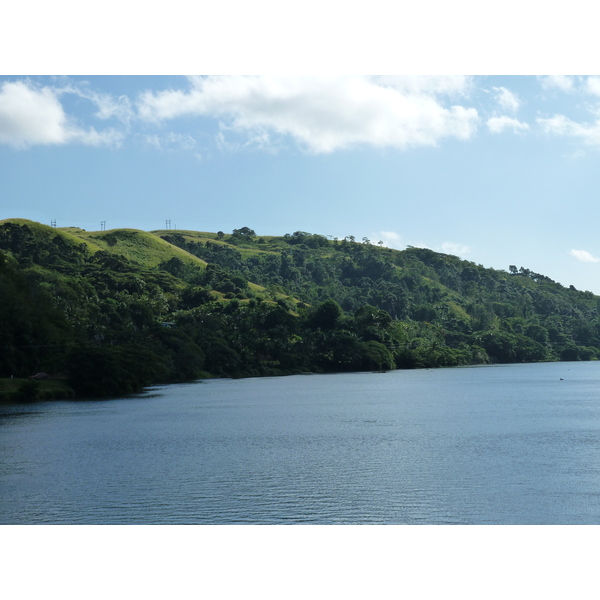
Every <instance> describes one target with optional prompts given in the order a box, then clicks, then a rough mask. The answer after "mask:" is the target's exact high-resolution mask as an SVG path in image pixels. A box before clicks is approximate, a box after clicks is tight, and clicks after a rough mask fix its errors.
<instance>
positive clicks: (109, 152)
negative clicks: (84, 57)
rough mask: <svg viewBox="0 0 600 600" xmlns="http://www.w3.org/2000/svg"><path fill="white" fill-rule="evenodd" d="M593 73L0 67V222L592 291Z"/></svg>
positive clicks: (598, 128) (595, 259)
mask: <svg viewBox="0 0 600 600" xmlns="http://www.w3.org/2000/svg"><path fill="white" fill-rule="evenodd" d="M599 161H600V78H598V77H586V76H573V77H568V76H548V77H543V76H542V77H535V76H474V77H468V76H450V75H443V76H427V77H425V76H417V75H410V76H386V77H383V76H379V77H367V76H334V75H323V76H300V75H298V76H268V77H267V76H235V75H228V76H215V75H210V76H205V77H202V76H193V77H183V76H181V77H180V76H89V77H87V76H72V77H67V76H48V75H46V76H39V77H37V76H36V77H34V76H29V77H24V76H16V75H13V76H5V77H0V208H1V217H2V218H8V217H23V218H28V219H33V220H36V221H40V222H42V223H47V224H50V222H51V221H52V220H56V222H57V225H58V226H59V227H60V226H78V227H82V228H84V229H87V230H97V229H99V228H100V222H101V221H106V226H107V228H108V229H111V228H117V227H132V228H137V229H143V230H153V229H159V228H164V227H165V221H166V219H170V220H171V224H172V227H176V228H177V229H194V230H202V231H217V230H223V231H225V232H230V231H231V230H232V229H234V228H239V227H243V226H248V227H251V228H252V229H254V230H255V231H256V232H257V233H259V234H264V235H283V234H285V233H292V232H293V231H296V230H304V231H309V232H313V233H320V234H323V235H331V236H336V237H340V238H342V237H344V236H348V235H353V236H355V237H356V238H357V239H362V238H363V237H367V238H369V239H370V240H371V241H372V242H374V243H377V242H379V241H380V240H381V241H383V242H384V243H385V244H386V245H389V246H391V247H395V248H400V249H401V248H405V247H406V246H407V245H413V246H426V247H429V248H432V249H434V250H436V251H440V252H447V253H451V254H456V255H459V256H461V257H463V258H465V259H468V260H471V261H474V262H475V263H478V264H483V265H484V266H489V267H494V268H501V269H508V266H509V265H512V264H514V265H516V266H517V267H520V266H524V267H526V268H529V269H532V270H533V271H536V272H540V273H543V274H545V275H548V276H550V277H551V278H553V279H555V280H557V281H559V282H561V283H563V284H564V285H571V284H572V285H575V287H577V288H578V289H583V290H590V291H593V292H595V293H598V294H600V239H599V238H598V235H597V232H596V222H597V220H598V216H599V213H600V204H599V202H598V198H597V194H598V190H599V189H600V170H599V169H598V164H599Z"/></svg>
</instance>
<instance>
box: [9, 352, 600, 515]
mask: <svg viewBox="0 0 600 600" xmlns="http://www.w3.org/2000/svg"><path fill="white" fill-rule="evenodd" d="M0 523H2V524H26V523H27V524H44V523H49V524H338V523H340V524H600V362H579V363H545V364H529V365H502V366H489V367H472V368H453V369H431V370H414V371H393V372H388V373H353V374H342V375H300V376H291V377H279V378H263V379H238V380H229V379H222V380H210V381H205V382H198V383H191V384H184V385H172V386H164V387H155V388H152V389H151V390H150V391H149V392H148V393H146V394H143V395H140V396H136V397H129V398H121V399H114V400H102V401H86V402H66V401H65V402H45V403H39V404H31V405H19V406H16V405H15V406H2V407H0Z"/></svg>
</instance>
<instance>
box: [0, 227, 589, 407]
mask: <svg viewBox="0 0 600 600" xmlns="http://www.w3.org/2000/svg"><path fill="white" fill-rule="evenodd" d="M599 301H600V298H599V297H597V296H595V295H593V294H592V293H590V292H580V291H577V290H576V289H575V288H573V287H572V286H571V287H570V288H565V287H563V286H562V285H560V284H559V283H555V282H554V281H552V280H551V279H549V278H548V277H545V276H543V275H540V274H538V273H533V272H531V271H529V270H528V269H525V268H523V267H521V268H519V269H517V268H516V266H513V265H511V266H510V267H509V270H508V272H506V271H498V270H494V269H486V268H484V267H482V266H480V265H476V264H474V263H472V262H468V261H464V260H461V259H459V258H457V257H455V256H451V255H445V254H440V253H436V252H433V251H431V250H427V249H423V248H410V247H409V248H407V249H406V250H403V251H397V250H392V249H388V248H384V247H381V246H380V245H376V244H372V243H371V242H370V241H369V240H367V239H366V238H365V239H363V240H362V241H361V242H357V241H355V240H354V238H352V237H351V236H349V237H347V238H345V239H343V240H338V239H328V238H326V237H324V236H320V235H316V234H310V233H305V232H300V231H297V232H295V233H293V234H286V235H285V236H283V237H258V236H256V234H255V232H254V231H253V230H252V229H249V228H248V227H242V228H241V229H236V230H234V231H233V232H232V233H231V234H225V233H223V232H218V233H214V234H213V233H201V232H191V231H177V232H175V231H157V232H152V233H147V232H142V231H136V230H130V229H126V230H113V231H106V232H85V231H83V230H81V229H77V228H66V229H54V228H51V227H47V226H44V225H41V224H39V223H34V222H32V221H26V220H20V219H11V220H7V221H2V222H0V377H4V378H9V377H15V378H27V377H28V376H31V375H32V374H35V373H38V372H46V373H49V374H51V375H52V376H53V377H55V378H60V377H62V378H64V379H65V380H66V381H68V382H69V384H70V386H71V387H72V388H73V389H74V390H75V393H76V394H77V395H78V396H103V395H113V394H121V393H126V392H133V391H137V390H140V389H141V388H142V387H143V386H146V385H148V384H151V383H158V382H172V381H182V380H188V379H194V378H198V377H206V376H216V377H245V376H261V375H277V374H287V373H299V372H340V371H355V370H387V369H393V368H415V367H438V366H454V365H469V364H480V363H489V362H500V363H509V362H532V361H548V360H592V359H597V358H598V357H599V356H600V318H599V315H598V310H599V307H600V305H599ZM37 388H38V386H35V385H33V384H32V382H30V381H27V380H25V381H24V382H23V385H22V386H21V388H18V390H17V391H19V390H20V391H19V394H20V396H19V397H24V396H27V394H28V393H29V392H27V390H30V391H31V394H33V393H35V390H36V389H37ZM31 394H30V395H31Z"/></svg>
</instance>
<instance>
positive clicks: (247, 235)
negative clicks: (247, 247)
mask: <svg viewBox="0 0 600 600" xmlns="http://www.w3.org/2000/svg"><path fill="white" fill-rule="evenodd" d="M232 235H233V236H234V237H240V238H244V239H249V240H251V239H252V238H253V237H254V236H255V235H256V232H255V231H254V229H250V228H249V227H242V228H241V229H234V230H233V233H232Z"/></svg>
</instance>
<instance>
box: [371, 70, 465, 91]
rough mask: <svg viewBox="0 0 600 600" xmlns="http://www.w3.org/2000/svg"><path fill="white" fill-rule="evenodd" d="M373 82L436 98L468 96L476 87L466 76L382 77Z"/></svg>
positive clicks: (374, 78)
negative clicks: (442, 96)
mask: <svg viewBox="0 0 600 600" xmlns="http://www.w3.org/2000/svg"><path fill="white" fill-rule="evenodd" d="M372 81H373V82H374V83H377V84H381V85H385V86H390V87H393V88H396V89H398V90H401V91H403V92H406V93H409V94H434V95H436V96H440V95H447V96H467V95H468V94H469V93H470V92H471V91H472V90H473V87H474V84H473V79H472V78H471V77H467V76H464V75H380V76H376V77H373V78H372Z"/></svg>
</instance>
